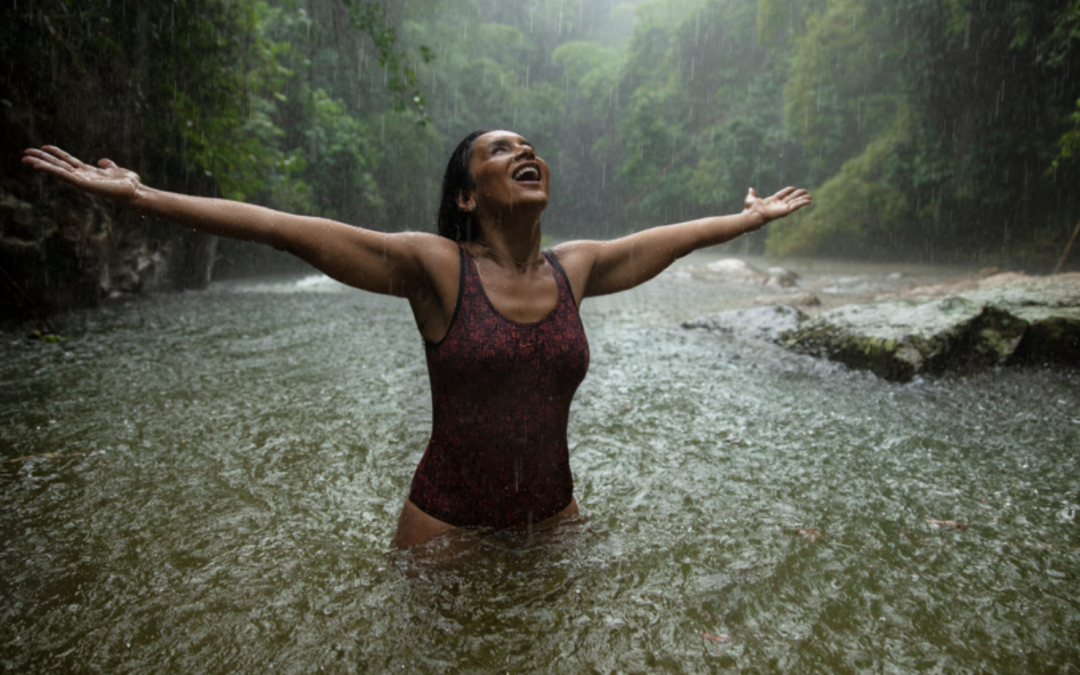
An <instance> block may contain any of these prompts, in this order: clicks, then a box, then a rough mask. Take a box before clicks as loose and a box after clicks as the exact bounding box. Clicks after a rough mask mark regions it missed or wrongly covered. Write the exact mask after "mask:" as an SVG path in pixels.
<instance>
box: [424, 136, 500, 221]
mask: <svg viewBox="0 0 1080 675" xmlns="http://www.w3.org/2000/svg"><path fill="white" fill-rule="evenodd" d="M486 133H488V131H487V130H481V131H474V132H472V133H471V134H469V135H468V136H466V137H465V138H464V140H462V141H461V142H460V143H458V146H457V148H455V149H454V152H453V154H451V155H450V161H448V162H447V163H446V172H445V173H444V174H443V179H442V196H441V197H440V198H439V215H438V218H437V220H436V224H437V225H438V228H439V234H440V235H442V236H444V237H446V238H447V239H452V240H454V241H471V240H472V238H473V236H474V235H475V234H476V233H475V232H473V216H472V214H471V213H469V212H468V211H463V210H462V209H461V207H460V206H458V203H457V199H458V196H459V195H460V196H462V197H465V196H467V195H468V193H469V192H470V191H472V190H473V188H475V187H476V182H475V181H474V180H473V175H472V170H471V169H470V167H469V163H470V162H471V161H472V151H473V142H475V141H476V139H477V138H479V137H481V136H483V135H484V134H486Z"/></svg>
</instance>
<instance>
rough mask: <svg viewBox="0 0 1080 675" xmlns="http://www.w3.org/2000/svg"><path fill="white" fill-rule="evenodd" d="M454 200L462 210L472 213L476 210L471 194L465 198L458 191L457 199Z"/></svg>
mask: <svg viewBox="0 0 1080 675" xmlns="http://www.w3.org/2000/svg"><path fill="white" fill-rule="evenodd" d="M454 201H456V202H457V205H458V208H459V209H461V210H462V211H468V212H469V213H472V212H473V211H475V210H476V200H474V199H473V196H472V195H469V198H468V199H466V198H465V195H463V194H462V193H460V192H459V193H458V194H457V199H456V200H454Z"/></svg>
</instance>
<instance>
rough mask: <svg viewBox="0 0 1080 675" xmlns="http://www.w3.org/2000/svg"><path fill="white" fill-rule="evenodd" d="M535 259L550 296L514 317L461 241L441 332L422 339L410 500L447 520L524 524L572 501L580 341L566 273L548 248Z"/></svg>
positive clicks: (583, 346)
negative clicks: (424, 367) (553, 299)
mask: <svg viewBox="0 0 1080 675" xmlns="http://www.w3.org/2000/svg"><path fill="white" fill-rule="evenodd" d="M544 257H545V258H546V259H547V261H548V263H549V264H550V265H551V266H552V267H553V268H554V269H555V270H556V272H555V284H556V285H557V286H558V289H559V300H558V303H557V304H556V305H555V309H553V310H552V311H551V313H550V314H548V315H547V316H546V317H544V318H543V319H541V320H540V321H537V322H535V323H525V324H523V323H516V322H514V321H510V320H509V319H506V318H505V317H503V316H502V315H501V314H499V313H498V312H497V311H495V308H494V307H493V306H492V305H491V302H490V301H489V300H488V297H487V295H486V294H485V293H484V289H483V287H482V286H481V285H480V277H479V275H478V274H477V271H476V265H475V264H474V263H473V261H472V258H470V257H469V256H468V255H466V254H465V251H464V249H462V250H461V281H460V284H459V290H458V301H457V309H456V310H455V312H454V317H453V318H452V319H451V320H450V330H449V331H448V332H447V333H446V337H444V338H443V339H442V341H441V342H438V343H432V342H428V343H426V348H427V361H428V375H429V376H430V378H431V397H432V403H433V406H432V407H433V409H434V419H433V429H432V432H431V441H430V442H429V443H428V446H427V450H425V452H424V457H423V459H421V460H420V465H419V466H418V467H417V468H416V474H415V475H414V476H413V481H412V491H411V492H410V493H409V499H410V500H411V501H412V502H413V503H414V504H416V505H417V506H418V507H420V509H421V510H422V511H424V512H425V513H427V514H429V515H432V516H434V517H436V518H438V519H439V520H441V521H443V522H446V523H450V524H451V525H456V526H458V527H491V528H506V527H514V526H517V525H525V524H528V523H530V522H533V523H534V522H539V521H541V520H543V519H544V518H548V517H550V516H553V515H555V514H556V513H558V512H559V511H561V510H563V509H564V508H566V507H567V506H569V504H570V500H571V499H573V492H574V481H573V478H572V477H571V475H570V456H569V449H568V448H567V445H566V422H567V418H568V416H569V413H570V399H572V398H573V396H574V392H575V391H576V390H577V387H578V385H579V384H581V381H582V380H583V379H584V378H585V371H586V370H587V369H588V367H589V344H588V342H587V341H586V339H585V329H584V327H583V326H582V325H581V318H580V317H579V316H578V311H577V305H576V304H575V303H574V296H573V294H572V292H571V290H570V284H569V282H568V281H567V279H566V273H565V272H564V271H563V269H562V267H561V266H560V265H559V263H558V261H557V260H556V258H555V256H554V255H552V254H551V253H550V252H545V253H544Z"/></svg>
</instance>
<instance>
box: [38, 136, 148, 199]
mask: <svg viewBox="0 0 1080 675" xmlns="http://www.w3.org/2000/svg"><path fill="white" fill-rule="evenodd" d="M23 163H24V164H29V165H30V166H32V167H33V168H35V169H37V170H38V171H44V172H45V173H47V174H50V175H52V176H55V177H57V178H59V179H60V180H62V181H64V182H65V183H68V184H69V185H73V186H75V187H77V188H79V189H80V190H82V191H83V192H86V193H87V194H91V195H96V196H98V197H104V198H105V199H108V200H110V201H112V202H116V203H117V204H120V205H126V204H128V203H130V202H131V200H132V198H133V197H134V196H135V192H136V191H137V190H138V189H139V186H140V185H142V181H141V180H140V179H139V174H137V173H135V172H134V171H129V170H128V169H124V168H122V167H119V166H117V165H116V162H113V161H112V160H111V159H102V160H100V161H98V165H97V166H91V165H90V164H86V163H84V162H82V161H81V160H79V159H78V158H76V157H72V156H71V155H69V154H68V153H66V152H64V151H63V150H61V149H60V148H58V147H56V146H54V145H46V146H43V147H42V148H41V149H40V150H39V149H37V148H30V149H28V150H26V151H25V153H24V154H23Z"/></svg>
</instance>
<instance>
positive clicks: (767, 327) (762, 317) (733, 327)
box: [682, 305, 807, 342]
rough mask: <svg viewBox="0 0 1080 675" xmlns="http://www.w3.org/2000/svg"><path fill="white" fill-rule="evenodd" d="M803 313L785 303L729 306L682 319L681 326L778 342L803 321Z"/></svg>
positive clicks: (804, 318)
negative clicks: (739, 306) (748, 306)
mask: <svg viewBox="0 0 1080 675" xmlns="http://www.w3.org/2000/svg"><path fill="white" fill-rule="evenodd" d="M806 318H807V317H806V315H805V314H803V313H802V312H800V311H799V310H797V309H795V308H794V307H790V306H788V305H767V306H762V307H751V308H749V309H732V310H728V311H726V312H718V313H716V314H709V315H706V316H702V317H698V318H696V319H691V320H690V321H685V322H683V324H682V326H683V328H705V329H707V330H712V331H716V332H719V333H724V334H726V335H732V336H735V337H740V338H744V339H751V340H766V341H768V342H780V341H781V340H782V339H783V337H784V336H785V335H786V334H788V333H789V332H791V331H792V330H794V329H795V328H796V327H798V325H799V324H800V323H801V322H803V321H806Z"/></svg>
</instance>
